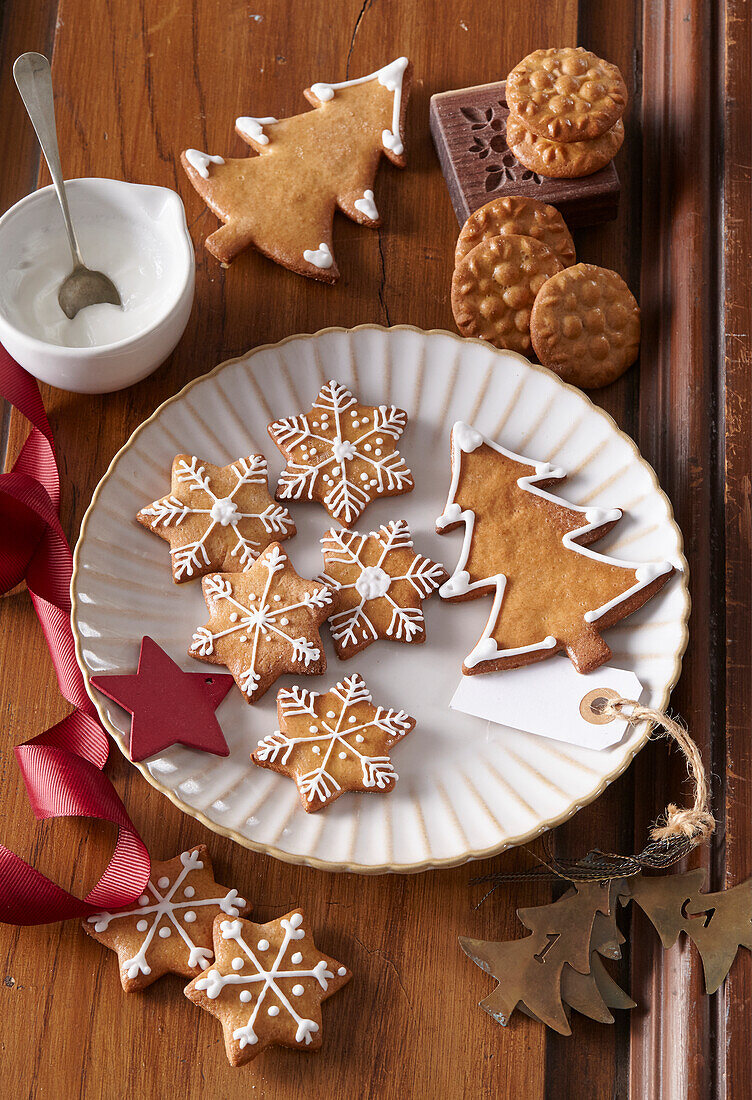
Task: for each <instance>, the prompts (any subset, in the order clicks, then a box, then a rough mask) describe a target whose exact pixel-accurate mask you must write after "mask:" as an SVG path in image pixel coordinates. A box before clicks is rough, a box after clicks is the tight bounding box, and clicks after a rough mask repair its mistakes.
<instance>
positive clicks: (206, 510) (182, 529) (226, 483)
mask: <svg viewBox="0 0 752 1100" xmlns="http://www.w3.org/2000/svg"><path fill="white" fill-rule="evenodd" d="M136 519H137V520H138V522H139V523H140V524H142V525H143V526H144V527H146V528H147V529H148V530H149V531H153V532H154V534H155V535H159V537H160V538H163V539H165V541H166V542H169V544H170V557H171V558H172V579H173V580H174V581H176V582H177V583H178V584H179V583H180V582H181V581H190V580H193V578H194V577H201V576H203V575H204V574H206V573H211V572H213V571H214V570H219V571H220V572H221V571H226V572H228V573H230V572H241V571H242V570H245V569H250V567H251V566H252V565H253V563H254V561H255V560H256V558H257V557H258V555H259V554H260V553H261V551H262V550H263V549H264V547H265V546H268V545H269V543H270V542H281V541H282V539H289V538H292V536H293V535H294V534H295V524H294V523H293V520H292V516H291V515H290V513H289V512H288V511H287V509H286V508H283V507H281V506H280V505H279V504H275V503H274V501H273V500H272V498H271V497H270V495H269V488H268V484H267V467H266V459H265V458H264V456H263V455H248V457H247V458H239V459H237V461H235V462H233V463H231V464H230V465H229V466H214V465H212V463H211V462H206V461H205V459H202V458H196V456H195V455H176V456H175V458H174V460H173V463H172V487H171V489H170V493H169V495H168V496H166V497H161V499H160V500H155V501H154V502H153V504H150V505H149V506H148V507H147V508H142V509H141V511H140V512H139V513H138V515H137V516H136Z"/></svg>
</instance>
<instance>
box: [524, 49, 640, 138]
mask: <svg viewBox="0 0 752 1100" xmlns="http://www.w3.org/2000/svg"><path fill="white" fill-rule="evenodd" d="M506 96H507V104H508V105H509V109H510V110H511V111H512V113H513V114H515V115H516V116H517V117H518V118H519V119H520V120H521V121H522V122H524V123H525V124H526V125H527V126H528V127H529V128H530V129H531V130H532V131H533V133H535V134H539V135H540V137H545V138H549V139H550V140H552V141H582V140H584V139H587V138H597V137H600V136H601V134H605V132H606V130H610V129H611V127H612V126H613V125H614V123H615V122H616V121H617V119H619V118H621V116H622V114H623V113H624V108H625V106H626V103H627V88H626V85H625V83H624V78H623V77H622V75H621V73H620V72H619V69H618V68H617V66H616V65H612V64H611V62H610V61H604V60H603V59H602V58H600V57H597V56H596V55H595V54H594V53H591V52H590V50H585V49H583V48H582V47H581V46H565V47H563V48H560V49H550V50H535V51H534V53H531V54H528V56H527V57H525V58H523V59H522V61H520V63H519V65H516V66H515V68H514V69H512V71H511V73H510V74H509V76H508V77H507V88H506Z"/></svg>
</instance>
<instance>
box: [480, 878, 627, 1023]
mask: <svg viewBox="0 0 752 1100" xmlns="http://www.w3.org/2000/svg"><path fill="white" fill-rule="evenodd" d="M616 905H617V887H616V885H615V884H612V883H608V882H605V883H601V882H580V883H576V884H575V886H574V889H573V890H571V891H569V892H568V893H567V894H565V895H564V897H562V898H560V899H559V900H558V901H556V902H553V903H552V904H550V905H539V906H535V907H534V908H529V909H518V910H517V916H518V917H519V918H520V920H521V921H522V923H523V924H524V925H525V927H526V928H529V929H530V931H531V933H532V935H530V936H526V937H525V938H524V939H521V940H511V941H508V942H506V943H505V942H501V943H493V942H485V941H483V940H472V939H468V938H465V937H462V936H461V937H460V946H461V947H462V950H463V951H464V952H465V954H466V955H468V957H469V958H471V959H472V960H473V962H474V963H476V964H477V965H478V966H479V967H480V968H481V969H482V970H485V972H486V973H487V974H491V975H492V976H493V977H495V978H496V979H497V981H498V983H499V984H498V985H497V987H496V989H495V990H494V991H493V993H491V994H490V996H488V997H486V998H485V999H484V1000H482V1001H481V1002H480V1007H481V1008H482V1009H484V1010H485V1011H486V1012H487V1013H488V1014H489V1015H490V1016H492V1017H493V1018H494V1020H496V1021H497V1022H498V1023H500V1024H502V1025H503V1026H506V1025H507V1024H508V1023H509V1020H510V1017H511V1015H512V1013H513V1012H514V1010H515V1008H520V1009H522V1010H523V1011H525V1012H527V1014H528V1015H530V1016H533V1017H534V1018H535V1019H537V1020H540V1021H541V1022H542V1023H544V1024H546V1025H547V1026H548V1027H551V1028H553V1029H554V1031H558V1032H559V1034H560V1035H571V1033H572V1029H571V1026H570V1023H569V1015H568V1010H569V1009H575V1010H576V1011H577V1012H580V1013H582V1014H583V1015H585V1016H589V1017H590V1018H591V1019H592V1020H598V1021H600V1022H602V1023H613V1020H614V1018H613V1016H612V1015H611V1013H610V1012H609V1008H630V1007H633V1002H632V1001H631V1000H630V999H629V997H627V995H626V994H625V993H624V992H623V990H621V989H620V988H619V986H618V985H616V983H615V982H614V981H613V980H612V979H611V977H610V975H609V974H608V973H607V971H606V970H605V968H604V966H603V964H602V963H601V961H600V958H599V954H603V955H606V956H607V957H609V958H619V957H620V955H621V950H620V942H621V939H622V938H621V935H620V933H619V931H618V929H617V927H616V918H615V911H616Z"/></svg>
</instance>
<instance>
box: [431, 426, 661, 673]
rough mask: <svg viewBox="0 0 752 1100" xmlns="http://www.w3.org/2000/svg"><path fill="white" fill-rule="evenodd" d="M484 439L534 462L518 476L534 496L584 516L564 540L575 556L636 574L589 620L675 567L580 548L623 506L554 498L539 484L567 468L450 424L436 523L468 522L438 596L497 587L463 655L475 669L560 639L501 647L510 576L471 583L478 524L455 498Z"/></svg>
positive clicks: (617, 516)
mask: <svg viewBox="0 0 752 1100" xmlns="http://www.w3.org/2000/svg"><path fill="white" fill-rule="evenodd" d="M483 443H485V444H486V445H487V446H488V447H491V448H492V449H493V450H494V451H497V452H498V454H501V455H504V456H505V457H506V458H509V459H511V460H512V461H513V462H519V463H521V464H522V465H523V466H533V467H534V468H535V472H534V473H532V474H528V475H526V476H525V477H521V478H518V480H517V484H518V485H519V487H520V488H521V489H524V490H525V491H526V492H528V493H533V494H535V496H539V497H542V498H543V499H544V500H549V501H551V502H552V503H553V504H556V505H558V506H560V507H565V508H569V509H570V510H571V511H573V512H580V513H581V514H582V515H583V516H584V517H585V520H586V523H585V524H584V525H583V526H582V527H578V528H577V529H576V530H574V531H570V532H569V533H568V534H566V535H564V536H563V538H562V542H563V543H564V545H565V546H566V547H567V549H569V550H573V551H574V552H575V553H576V554H582V555H583V556H584V557H589V558H594V559H595V560H596V561H602V562H605V563H606V564H608V565H614V566H616V567H617V568H619V569H629V570H630V571H631V572H633V573H634V574H635V584H633V585H632V586H631V587H630V588H628V589H627V590H626V591H625V592H622V593H621V595H619V596H616V597H614V599H612V600H609V601H608V602H607V603H604V604H603V605H602V606H601V607H598V608H595V609H594V610H592V611H586V612H585V614H584V616H583V618H584V620H585V622H587V623H593V622H596V621H597V620H598V619H600V618H601V617H602V616H603V615H605V614H606V612H608V611H611V610H612V609H613V608H614V607H618V605H619V604H621V603H624V602H625V601H626V600H629V599H630V598H631V597H632V596H634V595H635V594H636V593H637V592H641V591H642V589H643V588H645V587H647V585H649V584H651V583H652V582H653V581H654V580H656V579H657V578H658V577H662V576H663V575H664V574H665V573H668V572H669V571H670V570H671V568H672V565H671V563H670V562H667V561H664V562H648V563H646V564H644V565H639V564H637V563H635V562H629V561H624V560H623V559H621V558H613V557H610V556H609V555H607V554H600V553H598V552H597V551H595V550H591V549H590V548H589V547H588V546H581V545H580V544H579V543H578V542H577V541H576V540H577V539H578V538H581V537H582V536H583V535H585V534H588V533H590V532H591V531H594V530H595V529H596V528H598V527H602V526H604V524H607V523H614V522H616V521H617V520H619V519H621V517H622V514H623V513H622V511H621V509H620V508H592V507H587V506H582V505H577V504H570V502H569V501H567V500H562V499H561V497H556V496H553V494H551V493H548V492H546V491H545V490H544V489H541V488H539V486H538V485H537V484H536V482H537V481H539V480H542V479H548V478H556V479H557V480H558V479H561V478H564V477H566V472H565V471H564V470H562V469H561V468H559V467H556V466H551V465H550V463H548V462H535V461H534V460H532V459H529V458H524V457H523V456H521V455H518V454H515V453H514V451H508V450H506V448H504V447H502V446H500V444H498V443H495V442H494V441H493V440H492V439H488V438H487V437H486V436H484V435H481V433H480V432H479V431H476V429H475V428H472V427H471V426H470V425H469V424H465V423H463V422H462V421H461V420H460V421H457V423H456V424H455V425H454V427H453V428H452V482H451V485H450V486H449V493H448V495H447V503H446V507H445V508H444V511H443V512H442V514H441V515H440V516H439V517H438V519H437V520H436V526H437V528H439V530H443V528H445V527H447V526H448V525H449V524H450V523H451V524H456V523H458V522H462V523H464V525H465V534H464V538H463V541H462V549H461V551H460V556H459V560H458V562H457V566H456V568H455V570H454V572H453V573H452V575H451V577H450V578H449V580H448V581H445V582H444V584H443V585H442V586H441V588H440V589H439V595H440V596H441V597H442V598H444V599H450V598H451V597H453V596H461V595H465V594H466V593H468V592H473V591H477V590H478V589H488V588H490V587H491V586H494V587H495V594H494V601H493V606H492V608H491V612H490V614H489V616H488V621H487V623H486V625H485V628H484V630H483V633H482V634H481V637H480V639H479V641H478V644H477V645H476V646H475V648H474V649H473V650H472V652H471V653H469V654H468V656H467V657H466V658H465V665H466V667H467V668H474V667H475V666H476V665H478V664H480V663H481V662H483V661H493V660H498V659H499V658H502V657H513V656H516V655H517V654H520V653H538V652H541V651H543V650H546V649H553V648H554V647H555V646H556V644H557V641H556V639H555V638H553V637H551V636H550V635H549V636H548V637H546V638H544V639H543V640H542V641H541V642H536V643H534V644H533V645H528V646H520V647H518V648H516V649H499V648H498V645H497V643H496V641H495V639H494V638H493V637H492V632H493V629H494V627H495V626H496V624H497V622H498V618H499V615H500V614H501V605H502V601H503V598H504V589H505V587H506V577H505V575H504V574H503V573H498V574H495V575H494V576H490V577H484V578H481V579H480V580H477V581H471V580H470V576H469V574H468V572H467V569H466V568H465V567H466V565H467V561H468V558H469V556H470V548H471V545H472V537H473V530H474V527H475V513H474V512H473V511H472V510H471V509H469V508H466V509H464V510H461V509H460V506H459V504H457V502H456V501H455V497H456V495H457V489H458V486H459V479H460V473H461V467H462V455H463V453H464V454H468V453H470V452H472V451H475V450H477V449H478V447H480V446H481V444H483Z"/></svg>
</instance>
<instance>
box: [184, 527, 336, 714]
mask: <svg viewBox="0 0 752 1100" xmlns="http://www.w3.org/2000/svg"><path fill="white" fill-rule="evenodd" d="M201 584H202V588H203V592H204V599H205V600H206V606H207V607H208V609H209V612H210V615H211V618H210V620H209V622H208V623H207V624H206V626H200V627H198V629H197V630H196V632H195V634H194V635H193V641H192V642H191V645H190V648H189V650H188V653H189V654H190V656H191V657H196V658H197V659H198V660H200V661H207V662H208V663H209V664H212V665H226V666H227V668H228V669H229V671H230V672H231V673H232V675H233V676H234V678H235V683H236V684H237V685H238V687H239V688H240V690H241V691H242V692H243V694H244V695H245V697H246V699H247V700H248V702H249V703H255V701H256V700H257V699H260V698H261V696H262V695H263V694H264V692H265V691H267V689H268V688H270V687H271V685H272V684H273V683H274V681H275V680H276V679H277V678H278V677H279V676H282V675H283V674H284V673H285V672H295V673H304V674H305V675H307V676H317V675H318V674H319V673H321V672H324V671H325V670H326V657H325V656H324V652H323V649H322V647H321V638H320V636H319V627H320V625H321V624H322V623H323V621H324V619H325V618H326V617H327V615H328V614H329V605H330V604H331V600H332V596H331V592H330V591H329V589H328V588H327V586H326V585H325V584H320V583H319V582H317V581H309V580H305V579H304V578H303V577H300V576H298V574H297V573H296V572H295V570H294V569H293V567H292V564H291V562H290V559H289V558H288V557H287V555H286V554H285V552H284V550H283V549H282V547H281V546H280V545H279V543H276V542H273V543H272V545H271V546H268V547H267V548H266V550H264V552H263V553H262V555H261V557H260V558H258V559H257V560H256V561H255V562H254V563H253V565H252V566H251V568H250V569H249V570H248V572H247V573H213V574H212V575H211V576H209V577H204V579H203V581H202V582H201Z"/></svg>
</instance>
